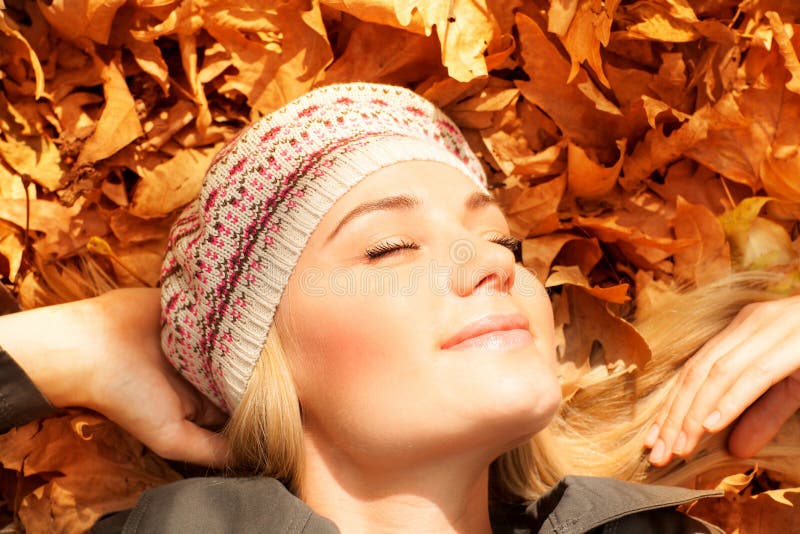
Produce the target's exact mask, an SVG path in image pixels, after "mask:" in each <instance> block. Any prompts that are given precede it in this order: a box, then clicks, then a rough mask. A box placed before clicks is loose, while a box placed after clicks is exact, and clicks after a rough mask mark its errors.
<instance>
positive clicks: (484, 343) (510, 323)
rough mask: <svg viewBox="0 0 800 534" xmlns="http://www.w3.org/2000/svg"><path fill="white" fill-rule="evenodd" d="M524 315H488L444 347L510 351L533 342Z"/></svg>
mask: <svg viewBox="0 0 800 534" xmlns="http://www.w3.org/2000/svg"><path fill="white" fill-rule="evenodd" d="M528 327H529V321H528V318H527V317H525V316H524V315H522V314H519V313H514V314H506V315H488V316H485V317H482V318H480V319H478V320H476V321H473V322H472V323H470V324H468V325H467V326H466V327H464V328H462V329H461V330H460V331H459V332H458V333H456V334H455V335H454V336H453V337H451V338H450V339H448V340H447V341H445V343H444V344H443V345H442V349H444V350H468V349H482V350H508V349H512V348H518V347H522V346H525V345H528V344H529V343H531V342H532V341H533V336H532V335H531V333H530V330H529V328H528Z"/></svg>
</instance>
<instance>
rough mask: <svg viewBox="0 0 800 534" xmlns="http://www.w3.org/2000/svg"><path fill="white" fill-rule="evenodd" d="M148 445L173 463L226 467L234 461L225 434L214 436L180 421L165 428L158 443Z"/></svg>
mask: <svg viewBox="0 0 800 534" xmlns="http://www.w3.org/2000/svg"><path fill="white" fill-rule="evenodd" d="M145 444H146V445H148V446H149V447H150V448H151V449H152V450H153V452H155V453H156V454H158V455H159V456H161V457H163V458H167V459H169V460H179V461H184V462H189V463H193V464H198V465H206V466H210V467H224V466H226V465H228V462H229V459H230V449H229V446H228V443H227V441H226V440H225V438H224V437H223V436H222V434H219V433H217V432H211V431H210V430H207V429H205V428H202V427H200V426H198V425H196V424H194V423H192V422H191V421H180V422H177V423H175V424H173V425H170V426H168V427H165V428H162V429H161V432H159V435H158V436H157V439H156V440H155V441H153V442H152V443H151V444H148V443H146V442H145Z"/></svg>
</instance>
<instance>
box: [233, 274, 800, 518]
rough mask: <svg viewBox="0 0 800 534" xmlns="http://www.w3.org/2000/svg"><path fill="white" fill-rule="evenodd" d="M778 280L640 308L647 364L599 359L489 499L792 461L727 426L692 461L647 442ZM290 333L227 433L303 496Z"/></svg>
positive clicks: (788, 452) (505, 468) (683, 481)
mask: <svg viewBox="0 0 800 534" xmlns="http://www.w3.org/2000/svg"><path fill="white" fill-rule="evenodd" d="M781 280H783V278H782V277H781V276H779V275H774V274H770V273H763V272H760V273H739V274H736V275H732V276H731V277H729V278H726V279H724V280H721V281H718V282H715V283H713V284H710V285H707V286H703V287H702V288H699V289H695V290H693V291H689V292H684V293H679V292H672V293H668V294H666V295H664V296H663V297H662V299H661V301H660V302H659V303H658V304H657V305H655V306H651V307H648V308H647V309H646V310H640V313H639V315H638V317H637V318H636V320H635V326H636V327H637V329H638V330H639V331H640V332H641V334H642V335H643V337H644V338H645V340H646V341H647V342H648V344H649V345H650V348H651V351H652V358H651V360H650V362H649V363H648V364H647V365H646V366H645V367H644V368H643V369H641V370H636V371H633V372H629V371H627V370H625V369H621V368H617V369H616V370H613V371H608V370H607V368H606V366H600V367H597V368H594V369H592V370H591V371H589V372H588V373H586V375H585V376H583V377H582V379H581V381H580V383H579V384H578V388H579V389H578V391H577V392H576V393H575V394H574V395H572V396H571V397H570V398H569V399H568V400H566V401H565V402H563V403H562V405H561V407H560V408H559V411H558V413H557V414H556V416H555V418H554V420H553V421H552V423H551V424H550V425H549V426H548V427H547V428H546V429H545V430H543V431H542V432H540V433H539V434H537V435H536V436H535V437H534V438H533V439H532V440H530V441H529V442H528V443H526V444H525V445H523V446H520V447H518V448H516V449H514V450H512V451H509V452H507V453H505V454H504V455H502V456H501V457H500V458H498V459H497V460H496V461H495V462H494V463H493V464H492V471H491V473H492V476H491V486H492V487H491V495H492V498H493V499H494V500H503V501H512V502H513V501H520V500H525V501H529V500H534V499H536V498H537V497H538V496H539V495H541V494H542V493H543V492H544V491H546V490H547V489H548V488H549V487H550V486H552V485H553V484H555V483H556V482H557V481H558V480H560V479H561V478H563V477H564V476H565V475H594V476H609V477H614V478H620V479H623V480H631V481H645V482H655V481H658V482H660V483H666V484H679V485H692V483H693V481H694V479H695V478H696V477H697V476H698V475H701V474H703V473H707V472H710V471H712V470H715V469H721V468H722V469H725V468H733V467H734V466H736V467H740V466H743V465H754V464H755V463H756V462H760V465H762V466H765V467H773V468H776V469H781V468H786V467H787V466H789V465H793V464H791V463H788V462H791V461H792V456H796V454H797V451H798V450H800V443H796V442H791V443H789V444H780V443H779V444H777V445H776V444H772V445H770V446H768V447H766V448H765V449H763V450H762V451H761V453H759V455H758V456H756V457H755V458H753V459H750V460H742V459H737V458H733V457H731V456H730V455H728V454H727V452H726V449H725V434H724V433H721V434H718V435H714V436H710V437H707V438H705V439H704V440H703V441H702V442H701V444H700V446H699V450H700V451H701V452H700V453H699V454H698V455H697V457H696V458H695V459H694V460H693V461H690V462H686V461H677V462H673V463H672V464H670V465H669V466H666V467H664V468H652V467H651V466H650V464H649V463H648V462H647V460H646V454H645V449H644V445H643V444H644V437H645V434H646V433H647V431H648V430H649V428H650V426H651V424H652V423H653V421H654V420H655V417H656V414H657V412H658V410H659V408H660V407H661V406H662V404H663V403H664V402H665V400H666V397H667V395H668V394H669V391H670V388H671V386H672V385H673V384H674V382H675V380H676V379H677V376H678V371H679V370H680V367H681V366H682V365H683V363H684V362H685V361H686V360H687V359H688V358H689V357H690V356H691V355H692V354H694V352H695V351H697V349H698V348H700V347H701V346H702V345H703V344H704V343H705V342H706V341H708V340H709V339H710V338H711V337H713V336H714V335H715V334H717V333H718V332H719V331H721V330H722V329H723V328H725V327H726V326H727V325H728V324H729V323H730V321H731V319H732V318H733V317H734V316H735V315H736V314H737V313H738V312H739V311H740V310H741V309H742V308H743V307H744V306H746V305H747V304H750V303H753V302H759V301H765V300H771V299H775V298H778V297H780V296H783V295H782V294H781V293H776V292H772V291H768V290H767V288H768V287H773V286H775V285H776V284H777V283H779V282H780V281H781ZM278 315H280V314H278ZM288 335H290V332H289V331H288V330H287V329H286V327H285V325H284V324H283V323H282V322H281V321H280V320H279V319H278V320H276V321H275V324H273V327H272V329H271V330H270V333H269V336H268V338H267V342H266V344H265V346H264V349H263V352H262V356H261V359H260V360H259V362H258V364H257V365H256V368H255V372H254V375H253V377H252V378H251V380H250V383H249V384H248V387H247V390H246V392H245V395H244V398H243V399H242V402H241V404H240V405H239V406H238V408H237V409H236V411H235V412H234V414H233V416H232V417H231V420H230V421H229V423H228V425H227V427H226V429H225V433H226V435H227V437H228V439H229V440H230V444H231V449H232V452H233V459H234V463H235V464H237V465H238V466H239V467H240V468H242V467H243V468H245V469H246V470H248V471H250V472H252V473H259V474H263V475H265V476H270V477H274V478H277V479H279V480H281V481H282V482H283V483H284V484H285V485H286V486H287V487H288V488H289V489H290V490H291V491H293V492H294V493H295V494H296V495H298V496H299V497H300V498H302V488H301V481H300V473H301V472H302V463H303V447H302V422H301V410H300V405H299V401H298V398H297V393H296V391H295V388H294V384H293V381H292V377H291V372H290V368H289V365H288V360H287V358H286V354H285V352H284V349H283V347H284V346H285V345H283V344H282V340H284V339H286V338H287V336H288ZM778 441H780V440H778Z"/></svg>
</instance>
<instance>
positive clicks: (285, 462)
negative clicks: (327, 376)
mask: <svg viewBox="0 0 800 534" xmlns="http://www.w3.org/2000/svg"><path fill="white" fill-rule="evenodd" d="M285 335H286V334H285V330H284V329H283V328H282V323H281V321H280V320H279V319H278V318H277V317H276V320H275V321H274V322H273V324H272V327H271V328H270V331H269V334H268V335H267V340H266V342H265V343H264V347H263V348H262V350H261V355H260V357H259V359H258V362H256V366H255V369H254V371H253V376H252V378H251V379H250V382H249V384H248V385H247V389H246V390H245V392H244V396H243V397H242V401H241V403H239V406H237V408H236V410H234V412H233V414H232V415H231V418H230V419H229V420H228V423H227V425H226V426H225V429H224V430H223V433H224V435H225V437H226V438H227V439H228V442H229V443H230V448H231V454H232V462H231V467H232V468H233V469H234V470H235V471H236V472H237V473H239V474H243V473H248V474H260V475H264V476H269V477H272V478H276V479H278V480H280V481H281V482H282V483H283V484H284V485H285V486H286V487H287V488H288V489H289V490H290V491H291V492H292V493H294V494H295V495H298V496H300V495H302V487H301V480H300V473H302V470H303V427H302V420H301V414H300V402H299V400H298V397H297V392H296V390H295V386H294V381H293V379H292V374H291V370H290V367H289V360H288V358H287V356H286V352H285V350H284V346H285V345H284V343H282V339H283V338H284V337H285Z"/></svg>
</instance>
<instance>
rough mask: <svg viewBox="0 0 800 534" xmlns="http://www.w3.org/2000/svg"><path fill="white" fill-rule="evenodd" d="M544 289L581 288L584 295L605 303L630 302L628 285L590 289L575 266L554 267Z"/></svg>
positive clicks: (587, 280) (583, 276) (584, 276)
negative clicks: (560, 287) (567, 286)
mask: <svg viewBox="0 0 800 534" xmlns="http://www.w3.org/2000/svg"><path fill="white" fill-rule="evenodd" d="M544 285H545V287H558V286H563V285H571V286H576V287H580V288H582V289H583V290H584V291H585V292H586V293H588V294H589V295H592V296H593V297H596V298H598V299H600V300H604V301H606V302H613V303H615V304H624V303H625V302H628V301H629V300H630V297H629V296H628V287H629V286H628V284H618V285H616V286H611V287H599V286H594V287H592V286H591V284H590V283H589V279H588V278H586V275H584V274H583V272H581V269H580V268H579V267H578V266H577V265H556V266H555V267H553V270H552V272H551V273H550V275H549V276H548V277H547V281H546V282H545V284H544Z"/></svg>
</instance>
